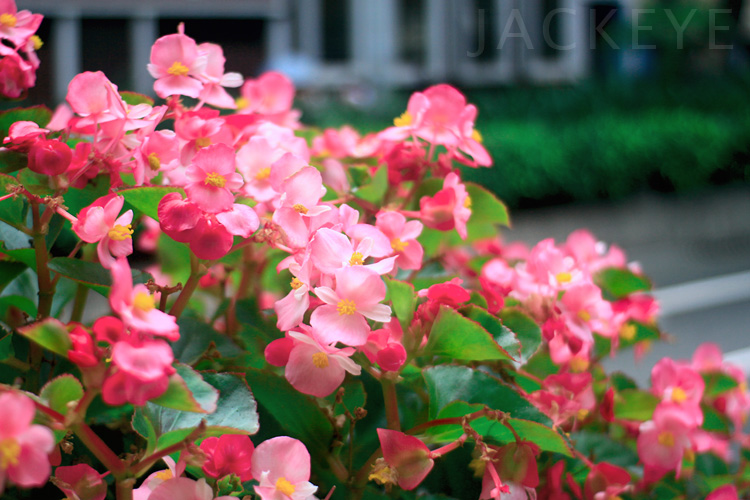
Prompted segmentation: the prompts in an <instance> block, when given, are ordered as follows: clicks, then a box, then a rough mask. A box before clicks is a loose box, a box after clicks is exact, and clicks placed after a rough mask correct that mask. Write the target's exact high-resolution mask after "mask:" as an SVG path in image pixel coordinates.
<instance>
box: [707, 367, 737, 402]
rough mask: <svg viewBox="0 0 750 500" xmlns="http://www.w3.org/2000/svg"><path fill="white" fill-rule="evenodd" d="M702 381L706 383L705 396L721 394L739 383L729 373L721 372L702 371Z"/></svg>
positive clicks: (734, 387)
mask: <svg viewBox="0 0 750 500" xmlns="http://www.w3.org/2000/svg"><path fill="white" fill-rule="evenodd" d="M701 375H702V376H703V381H704V382H705V383H706V390H705V392H704V395H705V396H709V397H714V396H718V395H720V394H723V393H725V392H727V391H731V390H732V389H736V388H737V386H738V385H739V384H738V383H737V381H736V380H735V379H734V377H732V376H731V375H728V374H726V373H721V372H711V373H702V374H701Z"/></svg>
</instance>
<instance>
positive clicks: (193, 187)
mask: <svg viewBox="0 0 750 500" xmlns="http://www.w3.org/2000/svg"><path fill="white" fill-rule="evenodd" d="M185 176H186V177H187V179H188V181H189V182H188V184H187V185H185V193H187V196H188V199H189V200H190V201H191V202H192V203H195V204H196V205H197V206H198V208H200V209H201V210H203V211H204V212H207V213H218V212H224V211H226V210H229V209H230V208H231V206H232V203H234V194H233V192H234V191H237V190H238V189H239V188H240V187H242V183H243V181H242V176H241V175H240V174H238V173H237V171H236V169H235V158H234V150H233V149H232V148H230V147H229V146H226V145H224V144H215V145H213V146H208V147H207V148H203V149H201V150H200V151H198V153H197V154H196V155H195V157H194V158H193V163H192V165H190V166H189V167H188V168H187V170H186V171H185Z"/></svg>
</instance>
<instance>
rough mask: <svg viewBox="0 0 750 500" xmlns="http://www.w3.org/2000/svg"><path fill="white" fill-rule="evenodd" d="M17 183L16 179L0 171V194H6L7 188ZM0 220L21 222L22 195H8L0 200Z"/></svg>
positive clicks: (13, 222) (14, 222) (12, 222)
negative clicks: (8, 196)
mask: <svg viewBox="0 0 750 500" xmlns="http://www.w3.org/2000/svg"><path fill="white" fill-rule="evenodd" d="M14 185H18V179H16V178H15V177H11V176H10V175H6V174H3V173H0V196H5V195H6V194H8V188H9V187H12V186H14ZM0 220H4V221H6V222H10V223H11V224H20V223H22V222H23V196H20V195H19V196H16V197H15V198H13V197H10V198H6V199H4V200H2V201H0Z"/></svg>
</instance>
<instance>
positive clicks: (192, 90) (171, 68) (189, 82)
mask: <svg viewBox="0 0 750 500" xmlns="http://www.w3.org/2000/svg"><path fill="white" fill-rule="evenodd" d="M180 28H182V25H181V26H180ZM206 64H207V57H206V56H205V55H201V54H199V52H198V45H197V44H196V43H195V40H193V39H192V38H190V37H189V36H187V35H185V34H184V33H183V32H182V29H181V30H180V32H179V33H175V34H173V35H167V36H163V37H161V38H159V39H158V40H156V42H154V45H153V46H152V47H151V62H150V63H149V65H148V72H149V73H151V76H153V77H154V78H156V79H157V80H156V81H155V82H154V91H155V92H156V95H158V96H159V97H161V98H162V99H164V98H166V97H169V96H170V95H184V96H188V97H193V98H197V97H198V96H199V95H200V93H201V90H202V89H203V84H202V83H201V82H200V81H199V80H198V79H197V77H198V76H199V75H201V74H203V72H204V71H205V69H206Z"/></svg>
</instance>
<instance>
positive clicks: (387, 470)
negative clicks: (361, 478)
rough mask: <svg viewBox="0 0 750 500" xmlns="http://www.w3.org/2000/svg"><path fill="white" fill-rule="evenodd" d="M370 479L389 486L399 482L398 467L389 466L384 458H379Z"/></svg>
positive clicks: (368, 477)
mask: <svg viewBox="0 0 750 500" xmlns="http://www.w3.org/2000/svg"><path fill="white" fill-rule="evenodd" d="M367 479H368V481H375V482H376V483H378V484H384V485H386V487H389V486H390V485H392V484H397V483H398V472H397V471H396V469H393V468H391V467H389V466H388V465H387V464H386V463H385V460H383V458H378V459H377V460H376V461H375V464H373V466H372V471H371V472H370V475H369V476H367Z"/></svg>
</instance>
